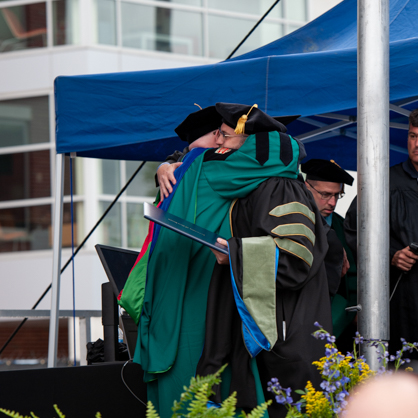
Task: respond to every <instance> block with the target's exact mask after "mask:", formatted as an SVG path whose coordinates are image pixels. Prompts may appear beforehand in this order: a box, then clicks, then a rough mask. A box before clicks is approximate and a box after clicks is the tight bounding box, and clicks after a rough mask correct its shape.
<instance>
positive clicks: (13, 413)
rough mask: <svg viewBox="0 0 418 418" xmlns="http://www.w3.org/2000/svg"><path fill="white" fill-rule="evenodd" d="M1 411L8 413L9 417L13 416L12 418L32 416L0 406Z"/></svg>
mask: <svg viewBox="0 0 418 418" xmlns="http://www.w3.org/2000/svg"><path fill="white" fill-rule="evenodd" d="M0 412H3V414H5V415H7V416H8V417H12V418H31V417H28V416H27V415H26V416H23V415H20V414H19V413H17V412H15V411H9V410H8V409H3V408H0Z"/></svg>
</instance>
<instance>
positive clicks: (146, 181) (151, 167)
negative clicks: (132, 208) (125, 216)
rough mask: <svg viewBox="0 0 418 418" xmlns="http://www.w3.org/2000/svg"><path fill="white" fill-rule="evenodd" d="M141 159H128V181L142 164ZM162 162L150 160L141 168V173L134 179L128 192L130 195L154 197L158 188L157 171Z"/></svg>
mask: <svg viewBox="0 0 418 418" xmlns="http://www.w3.org/2000/svg"><path fill="white" fill-rule="evenodd" d="M140 164H141V161H126V181H128V180H129V179H130V178H131V176H132V174H133V173H134V172H135V170H136V169H137V168H138V167H139V166H140ZM159 165H160V163H157V162H154V161H148V162H146V163H145V165H144V166H143V167H142V168H141V170H140V171H139V173H138V174H137V175H136V176H135V178H134V179H133V180H132V183H131V184H130V185H129V187H128V189H127V190H126V193H127V194H128V195H129V196H137V197H139V196H145V197H154V196H156V195H157V192H158V189H157V188H156V187H155V173H156V172H157V168H158V166H159Z"/></svg>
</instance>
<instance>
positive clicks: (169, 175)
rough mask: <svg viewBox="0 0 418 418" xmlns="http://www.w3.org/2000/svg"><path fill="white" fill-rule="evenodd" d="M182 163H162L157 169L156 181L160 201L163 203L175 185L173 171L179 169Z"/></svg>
mask: <svg viewBox="0 0 418 418" xmlns="http://www.w3.org/2000/svg"><path fill="white" fill-rule="evenodd" d="M182 164H183V163H182V162H178V163H173V164H170V163H164V164H161V165H160V166H159V167H158V170H157V179H158V184H159V185H160V200H161V202H163V201H164V198H166V197H168V196H169V194H170V193H171V192H172V191H173V186H174V185H175V184H176V182H177V181H176V178H175V176H174V170H175V169H176V168H177V167H180V166H181V165H182Z"/></svg>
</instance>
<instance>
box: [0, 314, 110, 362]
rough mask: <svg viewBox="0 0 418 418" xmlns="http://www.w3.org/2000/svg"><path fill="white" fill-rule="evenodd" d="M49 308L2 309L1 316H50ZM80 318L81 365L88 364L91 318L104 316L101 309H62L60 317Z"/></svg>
mask: <svg viewBox="0 0 418 418" xmlns="http://www.w3.org/2000/svg"><path fill="white" fill-rule="evenodd" d="M50 314H51V311H50V310H49V309H39V310H34V309H0V318H49V317H50ZM74 316H75V317H76V318H78V319H79V326H80V336H79V338H80V366H85V365H87V359H86V358H87V343H88V342H90V341H91V318H98V317H100V318H101V316H102V311H101V310H76V311H73V310H70V309H68V310H60V311H59V317H60V318H73V317H74Z"/></svg>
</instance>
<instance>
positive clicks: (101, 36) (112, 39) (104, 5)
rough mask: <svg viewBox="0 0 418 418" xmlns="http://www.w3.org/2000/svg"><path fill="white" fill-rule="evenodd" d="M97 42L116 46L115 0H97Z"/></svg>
mask: <svg viewBox="0 0 418 418" xmlns="http://www.w3.org/2000/svg"><path fill="white" fill-rule="evenodd" d="M96 11H97V22H96V24H97V42H98V43H99V44H103V45H116V5H115V1H114V0H96Z"/></svg>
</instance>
